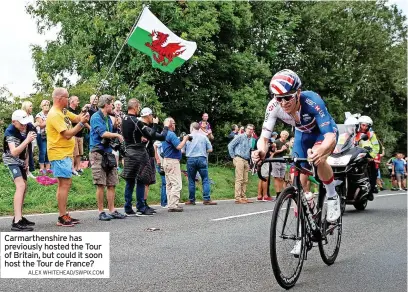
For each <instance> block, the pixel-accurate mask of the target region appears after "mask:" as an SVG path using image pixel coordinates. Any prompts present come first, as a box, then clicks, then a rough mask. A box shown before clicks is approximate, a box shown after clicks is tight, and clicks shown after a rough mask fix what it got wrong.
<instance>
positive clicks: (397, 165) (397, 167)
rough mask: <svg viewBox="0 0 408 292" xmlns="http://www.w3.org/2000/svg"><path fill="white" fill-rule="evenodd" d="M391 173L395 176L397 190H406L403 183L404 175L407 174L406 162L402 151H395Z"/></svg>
mask: <svg viewBox="0 0 408 292" xmlns="http://www.w3.org/2000/svg"><path fill="white" fill-rule="evenodd" d="M392 174H394V175H395V176H396V178H397V182H398V187H399V190H400V191H402V189H403V188H404V190H407V188H406V185H405V176H406V175H407V170H406V162H405V160H404V155H403V154H402V153H397V159H394V161H393V162H392Z"/></svg>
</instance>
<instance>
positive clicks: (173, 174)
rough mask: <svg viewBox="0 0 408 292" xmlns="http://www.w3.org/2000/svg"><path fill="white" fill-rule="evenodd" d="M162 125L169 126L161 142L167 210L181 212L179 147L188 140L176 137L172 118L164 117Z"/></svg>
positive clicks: (186, 137) (174, 123)
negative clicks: (164, 138)
mask: <svg viewBox="0 0 408 292" xmlns="http://www.w3.org/2000/svg"><path fill="white" fill-rule="evenodd" d="M164 126H167V127H168V128H169V131H168V133H167V136H166V140H165V141H164V142H163V143H162V147H163V153H164V161H163V168H164V172H165V175H166V193H167V198H168V207H169V208H168V211H169V212H183V208H182V207H180V206H179V201H180V191H181V187H182V185H181V184H182V182H181V170H180V159H181V151H180V150H181V149H182V148H183V147H184V145H185V144H186V142H187V140H188V136H187V135H186V136H184V137H183V140H182V141H181V142H180V139H179V138H177V136H176V134H175V133H174V131H175V130H176V122H175V121H174V119H173V118H166V119H165V120H164Z"/></svg>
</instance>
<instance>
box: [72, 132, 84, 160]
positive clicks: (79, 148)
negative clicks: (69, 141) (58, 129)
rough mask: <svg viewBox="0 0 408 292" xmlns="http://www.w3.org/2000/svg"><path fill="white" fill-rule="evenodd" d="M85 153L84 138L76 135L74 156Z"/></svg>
mask: <svg viewBox="0 0 408 292" xmlns="http://www.w3.org/2000/svg"><path fill="white" fill-rule="evenodd" d="M79 155H80V156H82V155H84V138H82V137H75V148H74V157H75V156H79Z"/></svg>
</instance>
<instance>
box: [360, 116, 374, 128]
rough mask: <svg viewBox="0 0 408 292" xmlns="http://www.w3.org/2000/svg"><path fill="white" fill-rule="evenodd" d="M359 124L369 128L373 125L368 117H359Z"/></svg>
mask: <svg viewBox="0 0 408 292" xmlns="http://www.w3.org/2000/svg"><path fill="white" fill-rule="evenodd" d="M358 123H359V124H367V125H368V126H369V127H371V126H372V125H373V120H372V119H371V118H370V117H369V116H361V117H360V118H359V119H358Z"/></svg>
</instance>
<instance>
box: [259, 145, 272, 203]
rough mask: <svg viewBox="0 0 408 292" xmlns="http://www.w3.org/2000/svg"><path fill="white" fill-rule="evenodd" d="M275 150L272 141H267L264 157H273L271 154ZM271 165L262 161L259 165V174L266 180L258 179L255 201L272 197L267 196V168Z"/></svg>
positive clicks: (270, 199) (268, 176)
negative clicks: (260, 165)
mask: <svg viewBox="0 0 408 292" xmlns="http://www.w3.org/2000/svg"><path fill="white" fill-rule="evenodd" d="M274 152H275V149H274V143H271V142H269V143H268V151H267V153H266V156H265V158H271V157H273V154H274ZM270 167H272V165H270V164H269V163H264V164H263V165H262V167H261V176H262V177H263V178H265V179H267V180H266V181H263V180H261V179H260V180H259V182H258V196H257V201H261V202H263V201H264V202H267V201H272V198H271V197H270V196H268V185H269V183H268V180H269V179H270V176H271V172H272V171H270V170H269V169H270Z"/></svg>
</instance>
